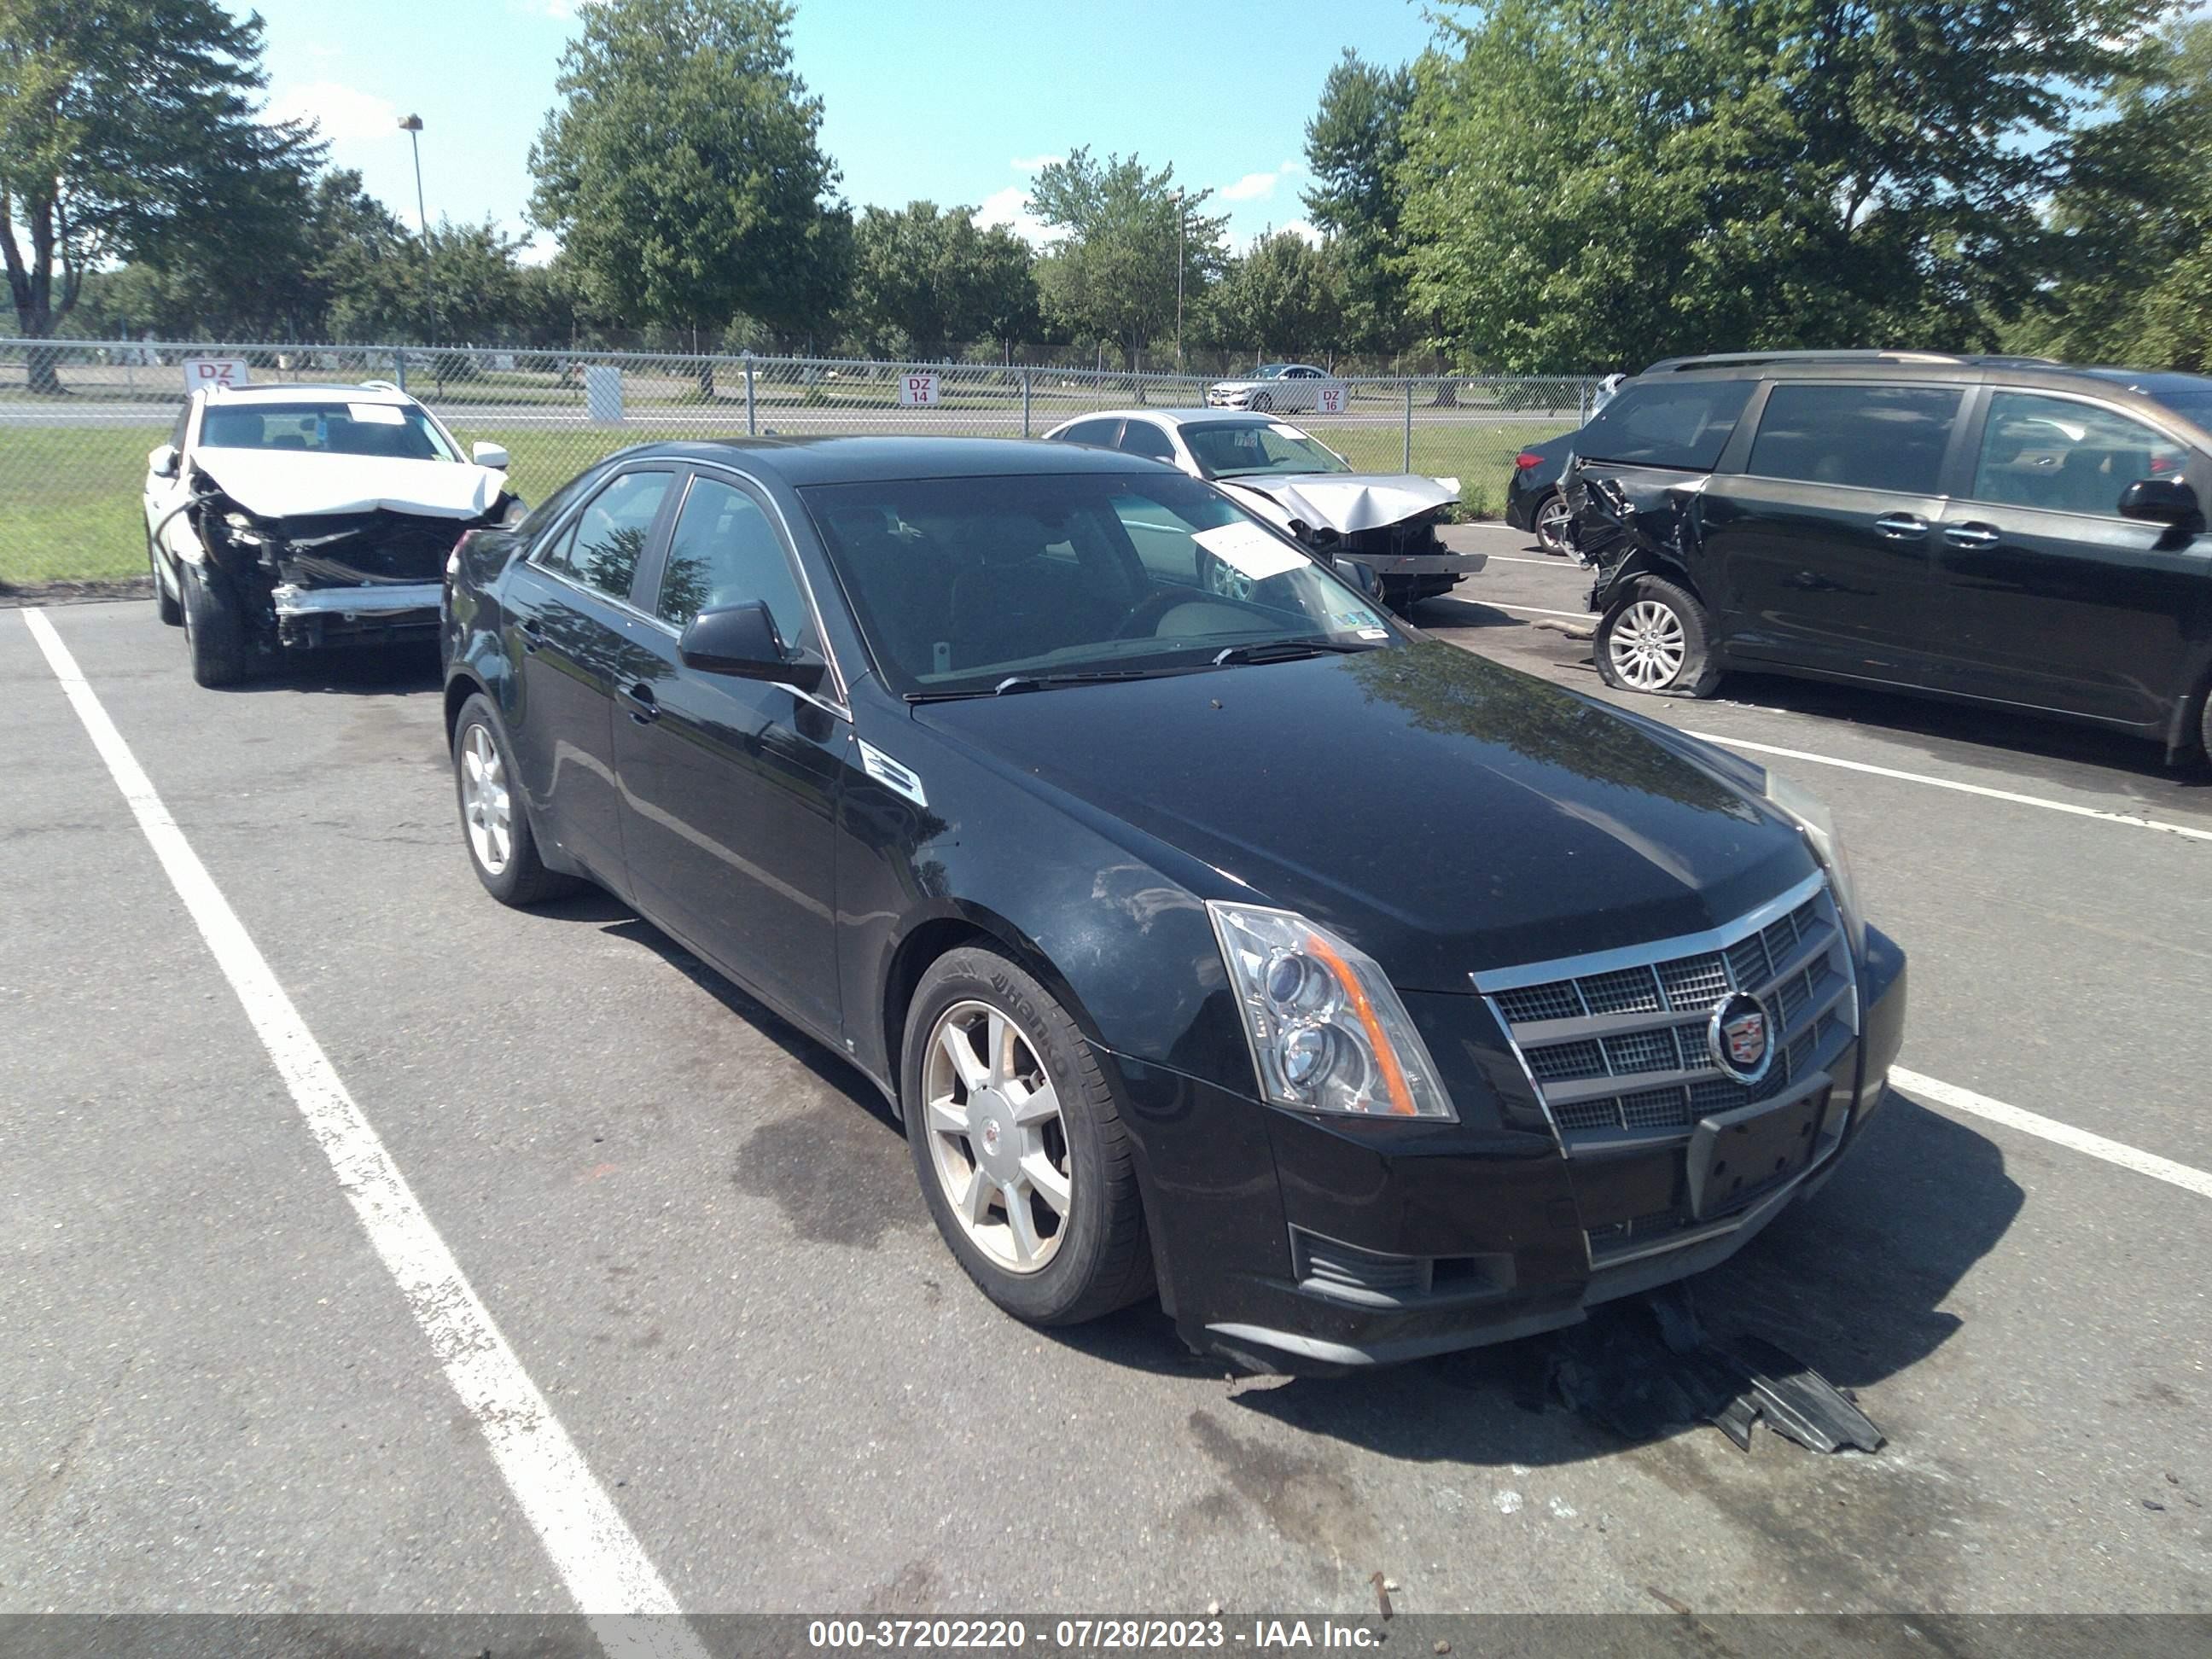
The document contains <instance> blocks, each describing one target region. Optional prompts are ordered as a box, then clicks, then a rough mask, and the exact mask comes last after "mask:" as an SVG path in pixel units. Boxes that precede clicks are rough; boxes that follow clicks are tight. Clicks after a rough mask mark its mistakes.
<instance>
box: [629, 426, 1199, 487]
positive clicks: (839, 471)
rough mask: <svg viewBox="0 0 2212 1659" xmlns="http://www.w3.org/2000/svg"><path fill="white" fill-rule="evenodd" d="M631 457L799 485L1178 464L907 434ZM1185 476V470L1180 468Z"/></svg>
mask: <svg viewBox="0 0 2212 1659" xmlns="http://www.w3.org/2000/svg"><path fill="white" fill-rule="evenodd" d="M623 455H624V458H625V459H638V458H640V457H643V456H654V455H657V456H665V457H668V458H670V459H682V460H698V461H720V462H724V463H726V464H728V465H735V466H738V467H741V468H743V469H744V471H748V472H755V473H762V474H766V475H768V476H769V477H775V478H778V479H781V481H782V482H784V483H788V484H793V485H803V484H821V483H882V482H884V481H887V480H890V479H894V478H991V477H1006V476H1009V475H1014V476H1020V475H1025V474H1027V475H1040V476H1041V475H1045V474H1050V473H1055V472H1058V473H1070V472H1074V473H1115V472H1172V471H1175V469H1174V468H1172V467H1170V466H1167V465H1164V464H1163V463H1161V462H1158V461H1150V460H1146V459H1143V458H1142V457H1140V456H1135V455H1126V454H1123V453H1121V452H1120V451H1118V450H1111V449H1091V448H1086V447H1084V446H1082V445H1079V444H1067V443H1047V442H1046V441H1044V440H1043V439H1042V438H1035V439H1030V438H956V437H911V436H903V435H872V436H829V435H824V436H820V437H802V438H735V437H732V438H721V439H714V440H706V441H696V440H695V441H682V442H661V443H650V444H643V445H641V446H639V447H636V448H635V449H629V450H625V451H624V452H623ZM1178 476H1179V475H1178Z"/></svg>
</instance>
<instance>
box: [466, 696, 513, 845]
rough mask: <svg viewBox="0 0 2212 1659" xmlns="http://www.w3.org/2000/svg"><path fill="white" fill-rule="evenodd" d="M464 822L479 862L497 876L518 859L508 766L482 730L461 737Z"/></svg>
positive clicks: (478, 727) (474, 728)
mask: <svg viewBox="0 0 2212 1659" xmlns="http://www.w3.org/2000/svg"><path fill="white" fill-rule="evenodd" d="M461 818H462V821H463V822H464V823H465V824H466V825H467V826H468V832H469V848H470V850H471V851H472V852H473V853H475V854H476V857H477V863H478V864H481V865H482V866H483V867H484V869H485V870H486V872H489V874H492V875H497V874H499V873H500V872H501V871H502V870H504V869H506V868H507V860H508V859H510V858H512V857H513V855H514V804H513V798H512V797H511V796H510V795H509V793H508V792H507V763H505V762H504V761H502V760H501V759H500V757H499V747H498V745H497V744H495V743H493V742H492V740H491V733H490V732H487V731H485V730H484V728H483V726H471V727H469V729H468V730H467V731H466V732H463V733H462V734H461Z"/></svg>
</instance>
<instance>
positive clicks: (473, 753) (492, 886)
mask: <svg viewBox="0 0 2212 1659" xmlns="http://www.w3.org/2000/svg"><path fill="white" fill-rule="evenodd" d="M453 793H454V796H455V798H456V799H457V800H458V802H459V805H460V809H461V840H462V842H464V843H465V845H466V846H467V848H468V849H469V866H470V867H471V869H473V870H474V871H475V872H477V880H478V881H480V882H482V883H483V888H484V891H486V892H487V893H489V894H490V895H491V896H493V897H494V898H495V899H497V900H498V901H499V902H501V904H511V905H513V906H514V907H515V908H517V909H522V908H526V907H528V906H530V905H532V904H539V903H543V902H544V901H545V900H547V899H550V898H557V897H558V896H561V895H562V894H563V893H567V892H572V891H574V890H575V887H576V885H577V882H576V878H574V877H573V876H564V875H560V874H557V873H556V872H553V871H551V870H549V869H547V868H546V867H545V861H544V860H543V859H541V858H540V857H538V839H537V837H536V836H534V835H533V834H532V831H531V828H530V814H529V811H527V810H526V808H525V806H524V805H523V801H522V786H521V781H520V779H519V778H518V777H517V776H516V775H515V770H514V766H513V762H512V760H511V759H510V757H509V756H508V752H507V733H506V732H505V731H504V730H503V729H502V728H501V726H500V724H499V718H498V716H497V715H495V714H493V713H492V707H491V703H490V701H489V699H488V698H486V697H485V696H484V695H483V693H482V692H480V691H479V692H477V694H476V695H475V696H471V698H470V699H469V700H468V701H467V702H465V703H463V704H462V705H461V714H460V718H459V720H455V721H454V722H453Z"/></svg>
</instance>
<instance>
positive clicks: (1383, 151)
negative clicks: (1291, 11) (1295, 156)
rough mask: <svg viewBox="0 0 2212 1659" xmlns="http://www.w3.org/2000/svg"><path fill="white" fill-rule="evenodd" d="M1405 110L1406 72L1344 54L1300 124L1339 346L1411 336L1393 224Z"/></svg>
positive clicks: (1387, 343)
mask: <svg viewBox="0 0 2212 1659" xmlns="http://www.w3.org/2000/svg"><path fill="white" fill-rule="evenodd" d="M1412 111H1413V71H1412V70H1410V69H1407V68H1404V67H1401V68H1398V69H1395V70H1385V69H1383V68H1380V67H1378V66H1377V65H1376V64H1370V63H1367V62H1365V61H1364V59H1362V58H1360V56H1359V54H1358V52H1353V51H1352V49H1351V48H1349V47H1346V49H1345V53H1344V57H1343V59H1342V61H1340V63H1338V64H1336V65H1335V67H1334V68H1333V69H1331V70H1329V72H1328V81H1327V82H1325V83H1324V84H1323V86H1322V94H1321V107H1320V108H1319V109H1318V110H1317V111H1316V112H1315V113H1314V115H1313V118H1311V119H1310V120H1309V121H1308V122H1307V123H1306V167H1307V170H1308V171H1309V172H1310V173H1311V174H1312V176H1313V184H1312V185H1310V187H1309V188H1308V189H1307V190H1306V191H1305V204H1306V211H1307V212H1308V213H1310V214H1311V215H1312V216H1313V222H1314V224H1315V226H1316V228H1318V229H1320V230H1321V231H1322V234H1324V235H1326V236H1328V238H1329V240H1331V241H1332V242H1333V243H1334V244H1335V245H1336V247H1337V250H1338V252H1340V256H1341V268H1342V270H1343V271H1344V274H1345V278H1346V283H1345V295H1344V300H1345V307H1344V309H1345V315H1344V319H1343V324H1342V326H1343V329H1344V338H1343V341H1342V343H1344V344H1346V345H1347V346H1356V347H1358V348H1361V349H1367V350H1376V351H1395V350H1399V349H1401V348H1403V347H1404V346H1405V345H1406V343H1407V340H1408V337H1410V334H1411V332H1412V331H1411V329H1410V327H1409V325H1408V323H1407V312H1406V278H1405V269H1404V262H1403V254H1404V248H1403V244H1402V239H1401V233H1400V228H1399V225H1400V221H1401V217H1402V216H1403V213H1404V210H1405V183H1404V175H1403V173H1402V171H1401V169H1402V167H1403V165H1404V162H1405V159H1406V125H1407V117H1408V116H1409V115H1410V114H1411V112H1412Z"/></svg>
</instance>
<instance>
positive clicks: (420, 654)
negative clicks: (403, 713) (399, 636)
mask: <svg viewBox="0 0 2212 1659" xmlns="http://www.w3.org/2000/svg"><path fill="white" fill-rule="evenodd" d="M444 683H445V671H444V670H443V669H442V668H441V665H440V664H439V660H438V647H437V643H436V641H422V642H420V643H418V644H413V645H404V646H388V645H387V646H369V645H363V646H345V647H331V649H328V650H324V651H311V652H306V653H301V654H300V655H298V656H296V657H288V658H285V659H283V660H282V661H281V662H279V663H277V664H276V665H273V666H271V667H269V668H267V669H265V670H264V671H262V672H261V673H258V674H256V675H255V676H253V677H252V678H250V679H244V680H240V681H238V682H237V683H235V684H231V685H226V686H221V687H218V688H216V689H217V690H222V691H237V692H254V691H309V692H324V693H350V694H352V695H355V696H380V697H388V696H408V695H410V694H412V693H414V692H418V691H435V690H438V689H439V687H440V686H441V685H442V684H444Z"/></svg>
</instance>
